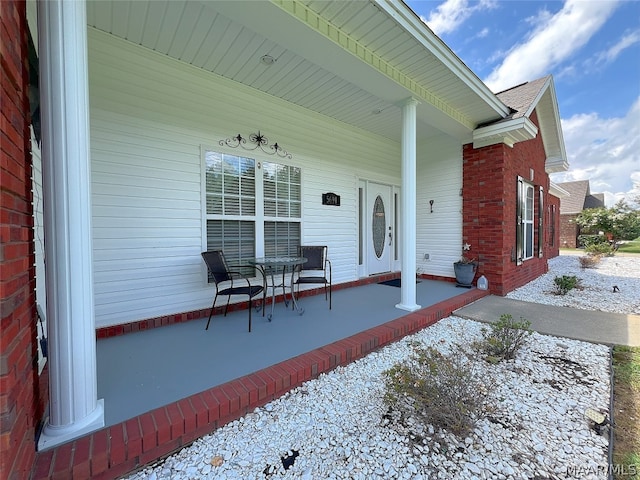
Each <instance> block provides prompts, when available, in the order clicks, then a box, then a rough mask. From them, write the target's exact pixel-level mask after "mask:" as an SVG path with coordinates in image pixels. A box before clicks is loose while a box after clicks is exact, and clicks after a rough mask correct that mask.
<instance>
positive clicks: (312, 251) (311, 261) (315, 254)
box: [294, 245, 331, 310]
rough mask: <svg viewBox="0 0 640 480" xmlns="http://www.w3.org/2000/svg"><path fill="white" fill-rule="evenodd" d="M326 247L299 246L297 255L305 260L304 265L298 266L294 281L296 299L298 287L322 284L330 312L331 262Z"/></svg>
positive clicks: (298, 291) (298, 294)
mask: <svg viewBox="0 0 640 480" xmlns="http://www.w3.org/2000/svg"><path fill="white" fill-rule="evenodd" d="M327 252H328V248H327V246H326V245H321V246H315V245H301V246H300V247H299V248H298V255H299V256H301V257H305V258H306V259H307V261H306V263H303V264H302V265H300V266H298V267H297V268H298V276H297V278H296V280H295V281H294V284H295V285H296V290H297V293H296V297H299V296H300V285H310V284H322V285H324V298H325V300H326V299H327V292H328V293H329V310H331V262H330V261H329V259H328V258H327Z"/></svg>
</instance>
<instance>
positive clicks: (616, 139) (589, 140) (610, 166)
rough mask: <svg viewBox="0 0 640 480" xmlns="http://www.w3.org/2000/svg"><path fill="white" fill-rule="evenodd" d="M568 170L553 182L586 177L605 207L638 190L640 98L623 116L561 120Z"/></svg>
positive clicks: (639, 181) (639, 170)
mask: <svg viewBox="0 0 640 480" xmlns="http://www.w3.org/2000/svg"><path fill="white" fill-rule="evenodd" d="M562 131H563V134H564V140H565V146H566V150H567V157H568V160H569V171H568V172H565V173H562V174H554V175H552V180H553V181H554V182H556V183H557V182H569V181H574V180H589V185H590V186H591V192H592V193H604V194H605V200H606V203H607V206H611V205H613V204H614V203H615V202H616V201H617V200H620V199H621V198H625V199H626V200H627V201H630V200H631V199H632V198H633V197H634V195H637V194H638V190H640V97H639V98H638V99H637V100H636V101H635V103H634V104H633V105H632V106H631V108H630V109H629V111H628V112H627V114H626V116H624V117H617V118H600V117H599V116H598V115H597V114H595V113H589V114H578V115H574V116H572V117H571V118H569V119H567V120H563V121H562Z"/></svg>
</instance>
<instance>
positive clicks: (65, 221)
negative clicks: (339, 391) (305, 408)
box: [29, 1, 509, 468]
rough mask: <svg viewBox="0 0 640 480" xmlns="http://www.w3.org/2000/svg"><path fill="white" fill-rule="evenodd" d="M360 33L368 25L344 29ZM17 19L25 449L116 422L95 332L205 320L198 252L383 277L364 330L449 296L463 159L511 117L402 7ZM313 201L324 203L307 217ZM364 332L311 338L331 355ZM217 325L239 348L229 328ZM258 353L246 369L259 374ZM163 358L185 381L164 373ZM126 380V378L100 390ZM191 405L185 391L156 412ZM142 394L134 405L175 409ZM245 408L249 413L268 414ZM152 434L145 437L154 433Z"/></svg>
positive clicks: (349, 279)
mask: <svg viewBox="0 0 640 480" xmlns="http://www.w3.org/2000/svg"><path fill="white" fill-rule="evenodd" d="M168 5H171V8H165V6H167V7H168ZM249 5H250V8H249ZM325 6H326V7H329V8H326V9H325V8H324V7H325ZM139 7H142V10H139ZM365 15H366V17H367V18H369V21H368V22H367V23H369V24H370V25H371V26H370V27H367V28H365V29H364V30H361V29H360V23H361V20H360V19H363V18H364V17H363V16H365ZM29 17H30V19H33V20H37V21H35V22H34V25H35V26H37V28H34V29H32V34H34V33H37V35H34V36H37V42H36V43H37V45H38V52H37V53H38V60H39V75H40V78H41V80H42V81H41V82H40V87H41V90H40V104H39V107H40V108H41V109H42V127H43V128H42V162H41V163H42V175H41V179H40V178H35V179H34V188H33V189H34V192H35V194H34V196H35V197H37V198H41V199H42V201H41V202H39V203H38V205H42V206H43V209H42V212H38V213H37V215H36V218H37V219H38V221H37V222H36V223H37V225H36V226H37V227H38V228H41V229H42V231H43V235H42V238H44V239H46V242H44V243H43V245H40V244H39V245H38V246H37V253H36V260H37V261H40V260H43V259H44V258H45V257H46V259H47V262H46V268H45V266H44V261H41V262H40V263H39V264H38V265H39V268H38V270H37V272H36V275H35V277H36V283H37V285H36V289H37V292H38V293H37V295H36V301H37V303H39V304H40V305H41V306H43V309H44V311H45V312H46V322H47V326H46V328H47V331H48V338H49V340H50V342H49V346H50V348H49V352H48V353H49V358H48V362H47V367H48V371H47V374H48V375H49V397H50V402H49V417H48V418H46V419H45V422H44V429H43V432H44V433H43V434H42V435H41V436H40V442H39V448H40V449H41V450H45V449H47V448H51V447H52V446H53V445H60V444H63V443H64V442H68V441H69V440H71V439H74V438H76V437H80V436H82V435H84V434H86V433H88V432H90V431H92V430H93V429H101V428H102V427H103V426H104V425H109V424H111V425H116V424H118V425H119V423H117V422H119V421H121V420H122V419H126V418H130V416H132V415H135V414H136V413H135V412H134V411H129V412H126V408H123V409H122V413H121V414H118V415H116V416H114V417H113V419H112V420H109V419H108V416H109V415H110V414H109V413H106V414H105V409H106V410H111V409H114V406H113V405H115V404H116V403H117V401H116V400H114V398H107V397H108V395H110V394H109V393H108V391H106V390H104V389H105V387H104V385H103V384H102V380H98V377H99V376H100V375H102V374H101V373H99V372H98V368H102V367H99V366H98V362H97V352H96V350H97V349H96V346H95V331H96V329H98V331H100V330H101V329H103V328H111V327H113V326H116V325H120V324H126V323H134V324H135V323H137V322H144V321H146V320H145V319H154V318H158V317H161V316H171V315H192V313H193V312H194V311H195V312H198V311H201V310H202V309H204V308H206V306H207V304H208V303H209V302H210V301H211V296H212V291H213V287H212V285H211V284H210V283H209V282H208V278H207V275H206V270H205V268H204V266H203V264H202V261H201V257H200V254H201V252H203V251H206V250H212V249H218V248H220V249H223V250H225V251H229V250H231V249H235V250H236V253H237V255H236V257H237V258H241V256H242V255H241V252H242V254H243V255H249V256H251V257H253V256H256V257H260V256H265V255H267V254H272V253H273V252H275V253H278V254H283V255H284V254H290V253H291V252H292V251H295V249H296V248H297V246H298V245H303V244H306V245H318V244H328V247H329V252H330V253H329V255H330V257H331V259H332V262H334V263H333V265H334V270H333V281H334V285H341V286H345V285H349V284H353V282H360V281H362V280H363V279H364V280H366V279H368V278H369V277H370V276H371V275H376V274H379V273H381V272H400V273H396V274H397V275H400V276H401V277H402V279H403V285H402V287H401V288H400V289H395V291H394V294H395V295H394V296H393V298H392V299H391V300H390V303H388V304H386V306H385V309H386V310H385V311H389V312H391V316H390V317H388V318H380V319H379V322H380V323H384V322H385V321H391V320H394V319H395V318H398V317H399V316H401V315H402V314H403V313H402V311H405V312H406V311H415V310H418V309H420V308H421V307H420V306H421V305H429V304H432V303H433V301H427V302H420V300H419V299H418V297H417V291H416V289H415V286H414V282H413V279H414V278H415V274H416V271H421V272H423V273H427V274H429V275H432V276H433V277H437V278H444V277H452V276H453V270H452V264H453V261H455V259H456V258H457V257H458V256H459V253H460V251H461V248H462V247H461V245H462V214H461V212H462V201H463V197H462V146H463V145H464V144H466V143H468V142H471V141H472V140H473V135H472V134H473V131H474V129H475V128H476V127H477V125H480V124H485V123H486V122H488V121H493V120H497V119H499V118H501V117H503V116H505V115H507V113H508V112H509V110H508V108H507V107H506V106H505V105H503V104H502V102H500V101H499V99H497V98H496V97H495V96H494V95H493V94H492V93H491V92H490V91H489V89H488V87H486V86H485V85H484V84H482V82H480V80H479V79H477V78H476V77H475V76H473V75H471V74H470V72H469V71H468V70H467V68H466V67H465V66H464V64H462V62H460V60H459V59H457V57H455V55H453V54H452V52H451V51H450V50H449V49H448V48H447V47H446V45H444V43H442V42H441V40H439V39H438V38H437V37H435V35H434V34H433V33H432V32H430V31H429V30H428V29H427V28H426V27H425V26H424V25H423V24H422V23H421V21H420V20H419V18H418V17H417V16H416V15H415V14H413V12H411V11H410V10H408V9H407V8H406V6H404V5H403V4H398V3H396V2H393V1H372V2H363V3H362V4H360V3H358V4H356V3H348V2H329V3H328V4H324V3H322V2H321V3H320V4H318V3H315V2H300V1H296V2H251V3H250V4H249V3H244V2H200V1H184V2H171V3H170V4H164V3H160V2H111V1H104V2H86V3H85V2H75V3H74V2H72V3H60V4H58V3H54V2H38V3H37V12H34V13H33V14H32V15H29ZM178 18H180V19H182V20H180V21H179V22H178V23H177V24H175V23H173V22H174V20H176V19H178ZM265 19H267V20H268V21H265ZM167 22H170V23H167ZM151 24H153V25H154V26H151ZM145 26H147V27H148V29H147V27H145ZM140 35H141V36H140ZM152 37H153V38H155V40H154V39H153V38H152ZM387 37H388V38H387ZM392 37H393V39H394V40H393V41H392V42H389V39H390V38H392ZM174 39H175V40H176V41H177V43H174V42H173V40H174ZM62 40H65V41H64V42H63V41H62ZM368 45H373V46H368ZM223 47H224V48H223ZM398 49H402V50H403V51H405V52H406V54H405V55H401V54H400V53H399V52H397V50H398ZM78 72H79V73H78ZM69 92H72V93H71V94H69ZM310 92H312V94H311V93H310ZM63 93H64V95H63ZM265 132H266V133H268V136H269V138H270V140H269V141H267V138H266V136H265V135H266V134H265ZM246 139H248V140H249V144H247V143H246V142H245V140H246ZM258 139H259V140H258ZM285 147H286V150H285ZM36 153H37V152H36ZM239 154H241V155H242V156H239ZM34 155H35V153H34ZM274 160H276V161H274ZM34 161H35V160H34ZM274 172H278V174H277V175H276V173H274ZM36 177H37V176H36ZM40 180H41V183H38V182H39V181H40ZM418 186H419V189H418ZM329 194H331V195H333V196H335V198H337V199H339V201H338V202H337V203H336V202H333V203H330V204H328V203H326V202H324V200H323V199H324V197H325V195H329ZM425 205H429V210H427V209H426V207H425ZM434 205H435V206H434ZM419 206H420V207H421V208H419ZM380 207H384V208H380ZM38 208H39V207H38ZM383 214H384V215H383ZM374 218H375V219H377V220H376V221H375V222H374ZM329 229H330V232H328V230H329ZM329 233H330V234H329ZM281 250H282V253H281ZM385 288H392V287H385ZM373 296H375V294H373ZM45 303H46V305H45ZM369 303H370V300H369V299H367V300H364V302H351V303H349V304H350V305H352V306H353V307H352V308H353V309H356V308H359V307H360V305H367V304H369ZM356 306H357V307H356ZM395 307H398V308H399V309H400V311H398V308H395ZM335 308H336V309H337V307H335ZM345 308H346V307H345ZM312 310H317V311H318V312H322V311H323V310H324V307H322V308H320V309H311V308H308V309H307V315H309V313H308V312H310V311H312ZM381 310H383V309H381ZM344 311H348V309H347V310H344ZM354 311H356V310H354ZM358 312H359V315H358V318H360V316H363V317H366V315H362V312H360V311H358ZM354 316H356V315H353V311H352V312H351V314H350V317H354ZM278 317H279V315H277V316H276V319H275V320H274V323H276V324H277V322H278V321H279V319H278ZM190 318H195V317H194V316H193V315H192V316H191V317H190ZM434 318H435V317H434ZM296 320H300V319H297V318H296ZM325 320H326V319H325ZM303 321H304V322H307V321H309V320H308V319H306V318H305V319H304V320H303ZM336 321H338V320H336ZM339 323H340V322H339ZM342 323H347V322H346V321H342ZM380 323H377V324H373V325H360V326H359V327H358V328H355V329H353V330H351V331H343V332H340V333H337V334H336V335H337V336H335V337H333V338H324V339H323V338H322V337H321V336H320V335H316V336H317V337H318V338H320V339H322V342H327V343H331V342H336V341H339V339H340V338H344V337H349V336H350V335H358V334H359V333H358V332H360V331H362V330H366V329H367V328H378V327H377V325H380ZM221 325H222V324H221ZM232 325H233V327H235V328H237V329H238V330H237V332H238V335H240V334H241V335H243V336H242V337H240V338H241V339H242V342H241V341H240V340H238V342H239V343H238V345H242V344H243V342H244V341H245V339H247V338H249V336H248V335H246V333H245V327H244V325H243V322H236V324H232ZM320 325H322V323H320ZM272 326H273V325H269V327H272ZM291 328H293V327H291ZM332 328H333V327H332ZM332 328H331V329H330V328H324V329H321V330H323V331H330V330H332ZM256 332H257V333H260V332H259V330H257V331H256ZM154 333H155V332H154ZM207 333H212V332H211V331H210V332H207ZM273 335H274V337H278V334H275V333H274V334H273ZM213 336H214V335H209V337H213ZM253 337H258V335H254V336H253ZM279 337H281V338H285V339H286V338H287V337H286V333H285V332H283V333H281V334H279ZM392 337H393V336H392ZM176 338H179V337H176ZM196 338H200V335H196ZM222 338H224V336H223V337H222ZM228 338H230V337H228ZM385 338H386V337H385ZM386 341H388V340H386V339H385V340H383V343H384V342H386ZM143 342H145V341H144V340H143ZM180 342H181V343H183V344H184V345H183V346H184V348H185V349H186V350H185V353H180V352H179V351H176V350H173V348H172V347H171V346H164V347H160V346H159V345H158V344H155V343H154V342H151V341H149V339H147V340H146V343H144V344H145V345H148V346H149V348H150V349H154V350H155V351H157V352H158V353H159V355H161V356H162V358H163V359H166V358H169V359H171V358H172V357H173V362H174V363H175V364H176V365H173V364H172V366H173V367H174V368H175V369H176V372H185V371H187V372H192V371H193V368H194V365H196V364H197V365H202V366H208V365H215V364H216V363H222V364H225V366H226V365H227V364H233V363H234V362H233V361H230V360H228V359H226V358H224V357H220V358H217V359H212V358H208V357H202V358H199V359H197V358H196V357H190V356H191V355H194V354H195V352H194V350H196V349H195V348H192V347H193V345H194V343H193V341H188V340H186V339H183V340H177V341H176V343H180ZM269 342H273V340H269V341H267V340H265V341H263V343H262V344H261V345H258V346H251V352H252V353H255V354H256V356H257V357H258V358H262V359H264V357H265V356H266V355H267V353H270V350H269V349H268V348H265V347H266V346H267V345H269V344H270V343H269ZM367 342H368V341H367ZM376 342H378V343H376ZM285 343H288V344H289V345H293V344H296V343H297V339H295V338H293V339H292V340H290V341H289V342H285ZM300 343H302V344H303V345H305V342H303V341H302V340H300ZM160 344H161V342H160ZM229 345H233V344H232V343H229ZM322 345H325V343H319V344H317V345H315V346H314V345H305V346H304V348H303V349H300V350H299V351H294V352H287V353H286V354H285V355H284V356H282V357H278V358H270V359H269V361H270V362H278V361H286V359H288V358H291V356H295V355H300V354H304V352H305V351H308V350H313V349H314V348H319V347H322ZM366 345H369V343H366ZM371 345H375V346H378V345H379V341H378V340H376V341H374V342H373V344H371ZM207 346H209V348H210V349H211V350H215V349H214V348H212V347H211V344H207V343H204V344H202V347H201V349H202V352H203V353H204V352H206V351H207V350H206V347H207ZM278 348H280V347H278ZM278 348H274V350H278ZM371 348H373V347H371ZM236 349H237V350H239V351H240V352H242V348H241V347H236ZM305 349H306V350H305ZM367 349H370V348H369V347H367V348H365V350H367ZM245 350H247V349H245ZM360 350H362V348H360ZM130 351H131V352H136V351H142V352H144V351H145V349H144V348H142V347H135V346H133V347H131V348H130ZM222 351H224V350H222ZM172 352H173V355H172ZM149 355H150V354H147V358H149ZM143 356H144V355H143ZM182 357H184V358H185V359H186V360H189V358H191V361H190V364H189V363H188V364H187V365H188V367H189V368H185V366H184V364H183V365H182V366H179V365H177V364H178V363H179V361H181V360H182ZM118 358H122V359H127V356H126V355H123V354H122V353H120V354H119V356H118ZM340 358H342V355H341V356H340ZM345 358H351V355H350V354H349V355H348V356H347V357H345ZM137 362H138V363H140V362H141V360H137ZM135 363H136V360H134V359H133V358H129V359H128V361H126V362H125V363H124V364H123V366H122V368H120V369H119V371H120V375H121V376H123V374H122V373H121V372H123V371H127V369H129V368H131V367H132V365H135ZM235 363H238V365H242V363H243V362H235ZM331 363H332V361H329V364H328V365H330V364H331ZM152 364H153V362H152ZM265 364H266V365H269V364H271V363H265ZM155 365H159V362H156V363H155ZM332 366H333V365H332ZM263 367H264V364H263V365H257V366H256V365H253V366H251V367H246V369H245V370H244V373H242V372H243V371H238V372H236V373H234V375H242V374H246V373H247V372H251V371H255V369H256V368H263ZM322 368H325V367H322ZM164 370H165V371H166V370H168V365H167V366H166V367H165V368H164ZM203 371H204V372H205V373H204V374H203V375H205V376H206V375H209V374H210V372H209V371H208V370H206V369H205V370H203ZM320 371H324V370H323V369H320ZM150 372H153V370H151V371H150ZM150 376H151V373H150V374H149V377H150ZM182 376H185V375H182ZM114 378H115V377H114ZM143 378H144V377H143ZM193 378H197V375H195V374H194V375H193ZM230 378H235V376H232V377H230ZM122 379H123V378H119V379H118V380H122ZM227 380H228V379H226V380H225V379H219V380H216V381H221V382H224V381H227ZM131 381H134V380H131ZM145 381H146V380H145ZM190 381H191V380H190ZM138 382H139V383H143V380H138ZM183 382H184V383H185V386H188V385H186V384H187V383H189V382H187V381H186V380H184V379H183V378H182V377H181V376H180V374H179V373H177V374H176V381H175V383H176V384H180V383H183ZM99 383H100V385H98V384H99ZM211 385H214V383H205V384H197V383H195V381H194V385H191V387H190V388H191V389H192V390H190V391H188V392H185V391H182V390H179V389H177V390H176V391H175V392H174V393H173V395H174V397H172V398H174V399H175V398H182V397H183V396H185V395H190V394H194V392H200V391H202V390H203V389H206V388H210V387H211ZM112 388H113V391H121V389H120V388H119V384H118V383H117V382H115V383H114V384H113V387H112ZM277 391H278V390H276V391H275V393H277ZM275 393H273V394H269V395H274V394H275ZM162 395H164V393H161V392H159V391H155V392H154V391H151V393H149V394H147V397H144V396H143V397H142V398H141V399H140V400H139V402H140V404H141V405H145V407H143V408H149V407H148V405H149V399H150V398H151V399H154V401H155V400H157V403H155V404H154V405H158V406H161V405H164V404H165V403H163V402H168V401H175V400H171V399H170V398H169V397H163V399H162V400H160V397H162ZM269 395H268V396H269ZM225 398H228V396H227V397H225ZM260 398H261V400H255V401H254V402H250V405H254V406H255V405H256V404H257V403H256V402H263V401H267V397H260ZM125 403H131V404H133V403H135V402H134V400H133V399H132V400H131V401H129V402H126V401H125ZM116 410H117V409H116ZM116 410H113V411H116ZM209 410H210V409H205V412H208V411H209ZM227 414H228V412H226V413H224V414H221V415H222V417H226V415H227ZM185 421H186V420H185ZM215 421H217V420H215ZM114 422H115V423H114ZM151 423H152V424H153V425H154V426H155V427H154V430H153V431H154V432H156V431H157V426H158V420H157V419H156V420H154V421H152V422H151ZM209 423H210V422H209V420H207V422H206V428H209V429H210V427H211V425H210V424H209ZM138 425H142V423H141V422H139V423H138ZM185 425H186V424H185ZM132 428H133V427H132ZM184 428H185V431H186V429H187V427H186V426H185V427H184ZM203 428H204V427H203ZM127 430H130V428H127ZM98 431H102V430H98ZM154 435H155V438H156V440H157V441H158V442H160V440H159V438H160V434H159V433H158V434H157V435H156V434H155V433H154ZM185 438H187V437H185ZM184 441H185V439H184V438H182V434H180V442H179V443H180V444H183V443H184ZM187 441H188V438H187ZM149 442H150V440H147V442H146V443H147V446H148V445H149ZM126 443H131V439H130V438H129V434H128V433H127V442H126ZM160 444H162V445H163V447H162V448H165V446H164V443H163V442H160ZM92 445H93V444H92ZM156 446H157V445H156ZM177 446H178V445H173V446H172V447H173V448H175V447H177ZM63 448H66V447H63ZM154 448H155V447H154ZM167 448H169V447H167ZM170 449H171V448H170ZM144 451H145V452H146V451H147V449H146V447H145V448H144ZM156 453H158V452H156ZM161 453H162V452H160V453H159V454H161ZM95 461H96V460H95V459H92V460H91V462H92V463H93V462H95ZM116 463H117V462H116ZM143 463H144V462H143ZM92 468H93V467H92Z"/></svg>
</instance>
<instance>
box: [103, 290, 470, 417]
mask: <svg viewBox="0 0 640 480" xmlns="http://www.w3.org/2000/svg"><path fill="white" fill-rule="evenodd" d="M464 292H466V289H460V288H456V286H455V284H454V283H449V282H439V281H434V280H425V279H422V280H421V281H420V283H418V284H417V303H418V304H419V305H421V306H422V307H427V306H429V305H432V304H434V303H437V302H440V301H443V300H446V299H448V298H451V297H455V296H456V295H459V294H462V293H464ZM399 302H400V288H396V287H392V286H387V285H379V284H370V285H364V286H358V287H353V288H345V289H341V290H334V292H333V308H332V310H329V305H328V302H326V301H325V299H324V295H315V296H309V297H303V298H301V299H300V305H301V306H302V307H304V309H305V312H304V314H303V315H298V314H297V313H296V312H295V311H293V310H292V309H291V308H286V307H285V305H284V304H283V303H277V304H276V305H275V310H274V315H273V321H272V322H268V321H267V318H266V316H265V317H263V316H262V312H261V311H260V312H256V311H255V310H254V311H253V325H252V332H251V333H249V332H247V321H248V312H247V310H240V311H236V312H231V313H229V314H228V315H227V316H226V317H224V316H222V315H218V316H214V317H213V318H212V320H211V325H210V326H209V330H208V331H205V329H204V328H205V325H206V321H207V319H206V318H202V319H199V320H192V321H189V322H185V323H178V324H174V325H168V326H165V327H160V328H154V329H151V330H145V331H141V332H136V333H129V334H126V335H121V336H117V337H111V338H106V339H100V340H98V342H97V368H98V398H102V399H104V406H105V423H106V425H107V426H110V425H113V424H116V423H119V422H121V421H124V420H127V419H129V418H131V417H134V416H137V415H140V414H142V413H145V412H147V411H150V410H153V409H155V408H157V407H160V406H163V405H166V404H168V403H171V402H175V401H177V400H179V399H182V398H185V397H187V396H189V395H192V394H195V393H198V392H202V391H204V390H207V389H209V388H211V387H214V386H216V385H220V384H222V383H225V382H227V381H229V380H233V379H235V378H238V377H241V376H244V375H248V374H250V373H253V372H255V371H257V370H260V369H262V368H265V367H268V366H270V365H274V364H276V363H278V362H281V361H284V360H287V359H289V358H292V357H295V356H297V355H300V354H302V353H306V352H309V351H311V350H314V349H316V348H319V347H322V346H324V345H327V344H329V343H332V342H335V341H337V340H340V339H342V338H345V337H349V336H351V335H354V334H356V333H359V332H362V331H364V330H367V329H369V328H373V327H376V326H378V325H381V324H383V323H386V322H388V321H391V320H394V319H396V318H399V317H402V316H404V315H406V314H407V313H408V312H406V311H403V310H400V309H397V308H395V305H396V304H397V303H399ZM269 308H270V305H269V306H268V307H267V313H268V312H269Z"/></svg>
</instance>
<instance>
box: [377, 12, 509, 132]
mask: <svg viewBox="0 0 640 480" xmlns="http://www.w3.org/2000/svg"><path fill="white" fill-rule="evenodd" d="M372 1H373V3H375V4H376V5H377V6H378V7H379V8H380V9H382V10H383V11H384V12H386V13H387V14H388V15H389V16H390V17H392V18H393V19H395V20H396V22H398V24H400V25H401V26H402V27H403V28H404V29H405V30H407V31H408V32H409V33H410V34H411V35H412V36H413V37H414V38H415V39H416V40H418V41H419V42H420V43H422V45H424V46H425V48H427V49H428V50H429V51H430V52H431V53H432V54H433V55H434V56H436V57H437V58H438V59H439V60H440V61H441V62H442V63H443V64H445V65H446V66H447V67H448V68H449V69H450V70H451V71H452V72H454V73H455V74H456V75H457V76H458V77H459V78H461V79H463V80H464V82H465V83H466V84H467V85H468V86H469V88H471V89H472V90H473V91H474V93H475V94H476V95H477V96H478V97H479V98H480V99H482V100H483V101H484V102H485V104H487V105H488V106H489V107H490V108H491V109H492V110H493V111H494V112H495V114H496V116H495V117H494V118H493V119H490V118H487V119H486V120H485V121H490V120H496V119H498V118H505V117H507V116H508V115H509V114H510V113H511V111H510V109H509V107H507V106H506V105H505V104H504V103H503V102H502V101H501V100H500V99H499V98H498V97H497V96H496V95H495V94H494V93H493V92H492V91H491V90H490V89H489V87H488V86H487V85H485V83H484V82H483V81H482V80H480V78H478V76H477V75H476V74H475V73H474V72H473V71H472V70H471V69H470V68H469V67H467V66H466V65H465V64H464V62H463V61H462V60H460V58H459V57H458V56H457V55H456V54H455V53H453V51H452V50H451V49H450V48H449V47H448V46H447V45H446V44H445V43H444V42H443V41H442V40H441V39H440V38H439V37H438V36H437V35H436V34H435V33H433V31H432V30H431V29H430V28H429V27H428V26H427V25H426V24H425V23H424V22H423V21H422V20H421V19H420V17H418V15H417V14H416V13H415V12H414V11H413V10H412V9H411V8H410V7H408V6H407V5H406V4H405V3H404V2H403V1H402V0H372Z"/></svg>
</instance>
